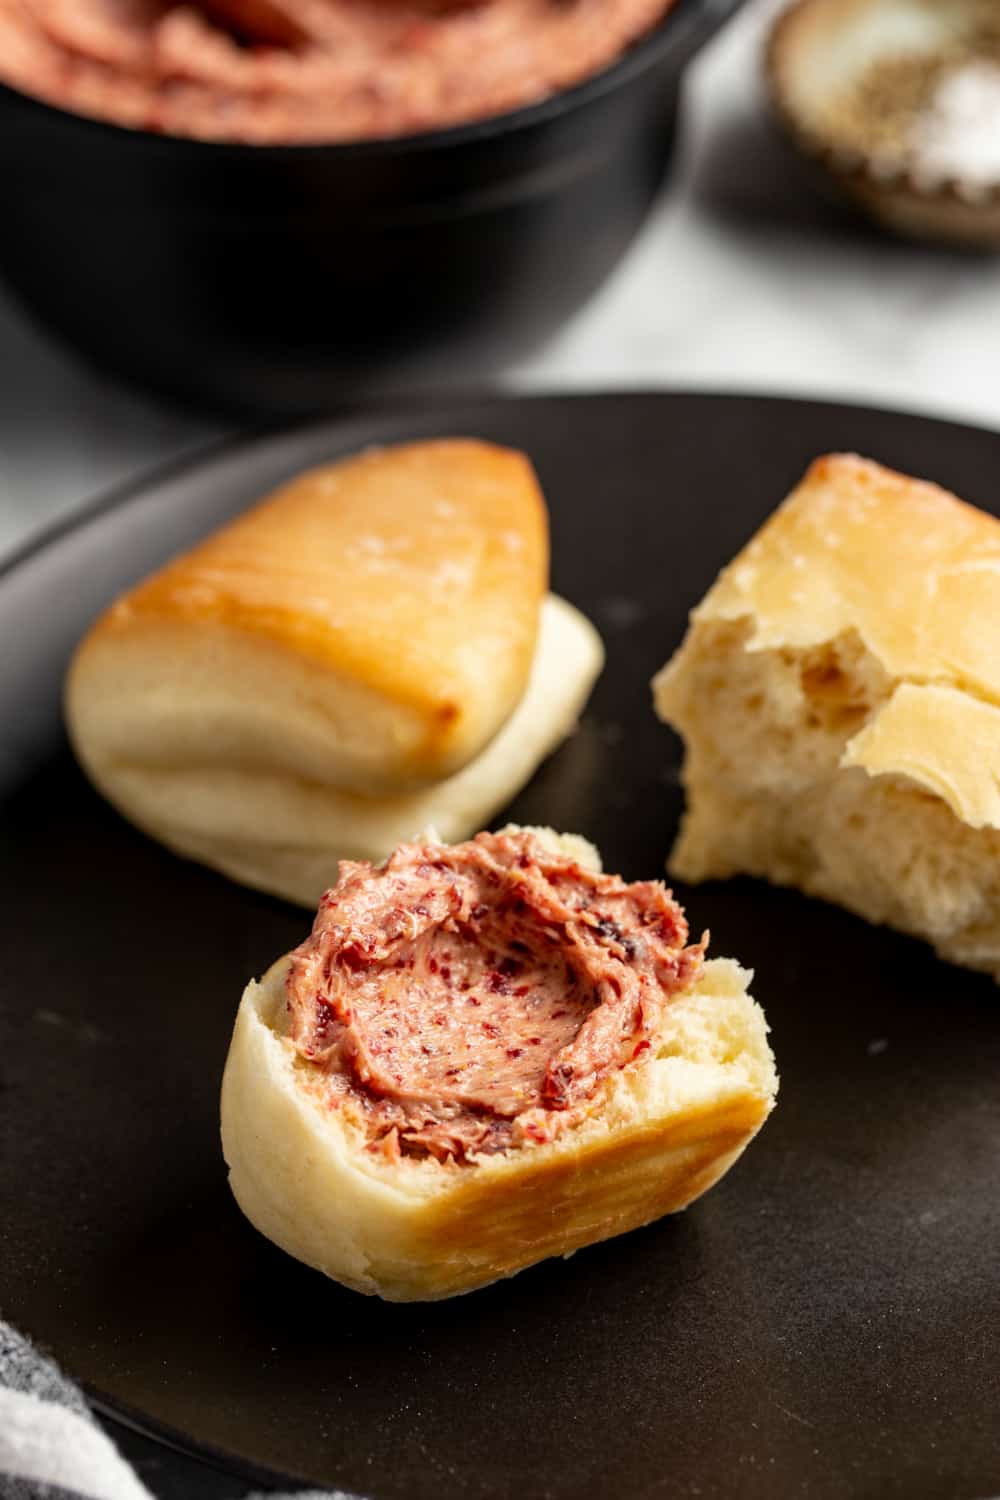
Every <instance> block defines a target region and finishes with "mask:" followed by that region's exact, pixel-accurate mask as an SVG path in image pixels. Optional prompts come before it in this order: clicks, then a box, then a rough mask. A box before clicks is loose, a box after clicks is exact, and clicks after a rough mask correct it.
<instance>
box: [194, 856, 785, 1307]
mask: <svg viewBox="0 0 1000 1500" xmlns="http://www.w3.org/2000/svg"><path fill="white" fill-rule="evenodd" d="M588 850H589V851H590V852H589V854H588V852H587V851H588ZM569 852H570V853H571V854H572V855H573V857H574V858H577V859H579V858H580V857H581V855H582V856H583V857H584V859H585V860H586V862H587V863H589V864H591V865H592V866H593V865H594V862H595V860H596V851H594V850H593V849H592V848H591V846H589V845H585V844H584V843H583V841H582V840H572V841H571V842H570V848H569ZM286 969H287V959H283V960H281V961H279V962H278V963H277V964H275V965H274V966H273V967H272V968H271V969H270V970H269V971H268V973H267V974H266V975H265V976H264V979H263V980H262V981H261V982H260V983H259V984H258V983H251V984H250V985H248V986H247V989H246V991H245V993H244V995H243V999H242V1002H241V1004H240V1008H239V1013H238V1016H237V1020H236V1027H235V1030H234V1033H233V1039H232V1044H231V1047H230V1051H229V1058H228V1061H227V1063H226V1070H225V1076H224V1079H223V1085H222V1142H223V1150H224V1153H225V1158H226V1162H227V1163H228V1166H229V1181H230V1186H231V1187H232V1190H233V1193H234V1194H235V1197H236V1199H237V1202H238V1203H239V1205H240V1207H241V1208H242V1210H243V1212H244V1213H245V1214H246V1216H247V1218H248V1219H250V1221H251V1222H252V1223H253V1224H254V1225H256V1227H257V1228H258V1229H259V1230H261V1232H262V1233H263V1234H265V1235H267V1236H268V1238H269V1239H271V1240H273V1241H274V1242H275V1243H276V1244H277V1245H280V1246H281V1247H282V1248H283V1249H284V1250H287V1251H288V1253H289V1254H290V1255H294V1256H295V1257H296V1258H297V1259H299V1260H302V1261H304V1262H305V1263H306V1264H307V1265H310V1266H314V1267H315V1268H316V1269H318V1270H320V1271H322V1272H323V1273H324V1274H325V1275H327V1276H331V1277H333V1278H334V1279H335V1280H337V1281H340V1282H343V1283H344V1284H345V1285H346V1286H349V1287H353V1288H354V1289H356V1290H357V1291H361V1292H370V1293H377V1294H378V1295H379V1296H382V1297H385V1298H388V1299H390V1300H393V1301H411V1300H430V1299H434V1298H440V1297H448V1296H452V1295H454V1294H456V1293H459V1292H465V1291H471V1290H472V1289H473V1288H475V1287H479V1286H483V1285H486V1284H487V1283H488V1282H491V1281H494V1280H496V1279H498V1278H499V1277H503V1276H510V1275H512V1274H514V1272H516V1271H519V1270H521V1269H522V1268H523V1267H525V1266H528V1265H532V1264H533V1263H535V1262H536V1261H539V1260H543V1259H545V1258H546V1257H548V1256H553V1255H566V1254H568V1253H570V1252H571V1251H573V1250H576V1249H578V1248H580V1247H581V1246H583V1245H587V1244H591V1243H594V1242H596V1241H598V1240H602V1239H607V1238H609V1237H610V1236H612V1235H616V1234H621V1233H623V1232H624V1231H625V1230H628V1229H633V1228H635V1227H637V1226H638V1225H640V1224H645V1223H648V1222H650V1221H652V1220H653V1219H657V1218H659V1217H660V1216H661V1215H663V1214H666V1213H672V1212H675V1211H676V1210H678V1209H682V1208H684V1207H686V1205H687V1204H688V1203H690V1202H691V1201H692V1200H693V1199H694V1198H696V1197H698V1196H699V1195H700V1194H701V1193H703V1192H704V1191H705V1190H706V1189H707V1188H709V1187H711V1186H712V1184H713V1183H714V1182H716V1181H717V1180H718V1178H719V1177H721V1176H722V1174H723V1173H724V1172H725V1171H726V1170H727V1169H728V1168H729V1167H730V1166H731V1165H732V1163H733V1162H734V1161H735V1160H736V1158H737V1157H738V1156H739V1155H740V1153H741V1152H742V1151H743V1149H744V1148H745V1147H746V1145H747V1144H748V1142H749V1141H750V1140H751V1139H752V1137H753V1136H754V1135H755V1134H756V1132H757V1130H759V1128H760V1126H761V1125H762V1124H763V1122H764V1120H765V1119H766V1118H767V1115H768V1113H769V1112H770V1110H771V1108H772V1106H773V1103H774V1097H775V1093H776V1090H777V1076H776V1074H775V1069H774V1059H773V1057H772V1055H771V1050H770V1048H769V1046H768V1043H767V1026H766V1023H765V1021H764V1017H763V1014H762V1012H761V1010H760V1007H759V1006H758V1005H757V1004H756V1003H755V1002H754V1001H753V1000H752V999H751V997H750V996H749V994H748V993H747V984H748V982H749V979H750V975H749V974H748V973H747V972H746V971H745V970H743V969H741V968H740V967H739V965H738V964H736V963H733V962H731V961H729V960H726V959H716V960H714V961H712V962H710V963H708V964H706V966H705V970H704V974H703V976H702V978H701V980H700V982H699V983H698V984H697V986H696V987H695V988H694V989H692V990H691V991H690V992H689V993H687V994H684V995H681V996H678V997H677V998H676V999H675V1000H674V1001H673V1002H672V1003H671V1004H670V1005H668V1006H667V1007H665V1010H664V1015H663V1025H662V1028H661V1031H660V1034H659V1037H658V1040H657V1043H656V1045H655V1046H654V1048H653V1050H652V1052H651V1053H649V1054H647V1056H646V1058H644V1059H643V1060H642V1062H641V1063H636V1064H631V1065H630V1066H629V1067H627V1068H625V1069H623V1070H621V1071H619V1072H617V1073H615V1074H613V1075H611V1076H610V1077H609V1078H608V1079H606V1080H605V1082H604V1083H603V1084H602V1085H601V1089H600V1092H599V1094H598V1096H597V1098H596V1100H595V1108H594V1110H593V1113H592V1114H590V1115H589V1116H588V1117H587V1118H586V1119H585V1120H583V1121H582V1123H580V1124H579V1125H578V1126H577V1127H576V1128H574V1129H569V1130H566V1131H565V1132H564V1133H563V1134H562V1135H560V1136H559V1137H558V1138H557V1139H556V1140H554V1141H550V1142H546V1143H544V1144H537V1145H527V1146H522V1147H519V1148H517V1149H512V1150H510V1151H507V1152H505V1153H500V1154H497V1155H494V1156H481V1157H479V1158H477V1159H475V1160H474V1161H473V1162H472V1163H466V1164H461V1165H456V1164H455V1163H452V1162H448V1163H441V1162H438V1161H436V1160H433V1159H411V1158H406V1157H404V1158H403V1159H402V1160H400V1161H398V1162H396V1163H392V1162H388V1161H386V1160H385V1159H384V1158H382V1157H381V1156H380V1155H375V1154H373V1153H371V1152H369V1151H367V1150H366V1149H365V1142H364V1138H363V1136H362V1135H361V1134H360V1132H359V1131H358V1130H357V1129H356V1127H353V1126H351V1125H350V1124H349V1123H348V1122H346V1121H345V1120H344V1118H343V1116H342V1115H341V1114H339V1113H336V1112H334V1111H332V1110H331V1109H330V1108H329V1107H327V1106H325V1105H324V1104H323V1103H322V1101H321V1099H320V1097H319V1096H318V1093H317V1090H316V1089H315V1088H314V1087H313V1086H312V1084H313V1082H314V1079H313V1078H312V1077H311V1075H312V1074H313V1069H312V1067H311V1065H310V1064H309V1063H307V1062H304V1061H302V1060H301V1059H300V1058H298V1057H297V1055H296V1053H295V1051H294V1050H293V1048H292V1046H291V1044H290V1042H289V1041H288V1040H287V1039H286V1037H285V1035H284V1028H285V1019H286V1006H285V992H284V978H285V973H286Z"/></svg>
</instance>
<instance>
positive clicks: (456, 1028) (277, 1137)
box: [222, 827, 777, 1301]
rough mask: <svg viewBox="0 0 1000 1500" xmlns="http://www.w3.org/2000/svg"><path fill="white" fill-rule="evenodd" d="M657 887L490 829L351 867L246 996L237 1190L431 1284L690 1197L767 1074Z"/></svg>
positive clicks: (365, 1270)
mask: <svg viewBox="0 0 1000 1500" xmlns="http://www.w3.org/2000/svg"><path fill="white" fill-rule="evenodd" d="M706 945H707V937H706V938H703V939H702V940H701V941H700V942H697V943H693V944H692V943H690V942H689V941H688V928H687V922H686V920H685V918H684V914H683V912H682V911H681V909H680V907H679V906H678V905H677V903H676V901H674V900H673V898H672V896H671V895H670V893H669V892H668V891H667V890H665V888H664V887H663V886H662V885H661V884H659V883H658V882H650V881H647V882H638V883H634V884H627V883H626V882H625V881H624V880H622V879H621V878H620V877H618V876H616V875H606V874H603V873H602V872H601V868H600V861H599V858H598V856H597V852H596V850H594V849H593V848H592V846H590V845H589V844H587V843H586V842H585V841H584V840H581V839H578V838H573V837H570V836H561V837H560V836H559V835H556V834H554V833H552V832H551V831H550V830H545V829H519V828H514V827H511V828H507V829H504V830H503V831H502V832H501V833H498V834H480V835H478V836H477V837H476V838H475V839H473V840H472V841H471V842H469V843H465V844H459V845H455V846H449V845H446V844H442V843H439V842H436V841H431V840H425V841H422V842H420V843H415V844H409V845H404V846H402V847H400V848H399V849H397V850H396V851H395V852H394V853H393V855H392V856H391V857H390V858H389V859H388V860H387V861H386V862H385V864H384V865H382V866H381V867H380V868H374V867H372V866H371V865H370V864H363V863H357V862H345V863H344V864H343V865H342V866H341V870H340V877H339V879H338V881H337V883H336V885H335V886H334V887H333V888H332V889H331V890H329V891H328V892H327V893H326V894H325V895H324V897H323V899H322V901H321V903H320V908H319V911H318V913H317V916H316V920H315V923H314V925H313V930H312V933H311V934H310V936H309V937H308V938H307V939H306V941H305V942H304V943H302V944H301V945H300V947H299V948H298V949H296V950H295V952H294V953H292V954H291V955H289V956H288V957H287V958H285V959H283V960H281V961H280V962H279V963H278V964H276V965H275V966H274V967H273V968H272V969H271V970H270V971H269V973H268V974H267V975H266V976H265V978H264V980H263V982H262V983H260V984H251V985H249V986H248V988H247V990H246V992H245V994H244V996H243V1001H242V1004H241V1006H240V1010H239V1015H238V1018H237V1022H236V1028H235V1031H234V1034H233V1040H232V1045H231V1048H230V1053H229V1058H228V1061H227V1064H226V1071H225V1077H224V1081H223V1089H222V1139H223V1149H224V1152H225V1156H226V1161H227V1163H228V1165H229V1171H230V1185H231V1187H232V1190H233V1192H234V1194H235V1196H236V1199H237V1201H238V1202H239V1204H240V1207H241V1208H242V1209H243V1211H244V1213H245V1214H246V1215H247V1217H248V1218H249V1219H250V1220H251V1222H252V1223H254V1224H255V1225H256V1226H257V1228H258V1229H260V1230H261V1231H262V1232H263V1233H264V1234H266V1235H267V1236H268V1237H269V1238H271V1239H272V1240H274V1241H275V1242H276V1243H277V1244H278V1245H280V1246H281V1247H282V1248H283V1249H285V1250H287V1251H288V1252H289V1253H290V1254H292V1255H294V1256H296V1257H297V1258H298V1259H300V1260H302V1261H305V1262H306V1263H307V1264H308V1265H311V1266H314V1267H316V1268H318V1269H319V1270H321V1271H323V1272H324V1273H325V1274H326V1275H328V1276H331V1277H333V1278H334V1279H336V1280H337V1281H340V1282H343V1283H344V1284H345V1285H347V1286H349V1287H353V1288H355V1289H356V1290H358V1291H363V1292H374V1293H377V1294H379V1295H380V1296H383V1297H386V1298H388V1299H390V1300H398V1301H408V1300H423V1299H432V1298H439V1297H447V1296H450V1295H453V1294H455V1293H458V1292H464V1291H471V1290H473V1289H474V1288H476V1287H478V1286H482V1285H485V1284H486V1283H488V1282H491V1281H494V1280H496V1279H497V1278H498V1277H502V1276H509V1275H512V1274H513V1273H514V1272H516V1271H519V1270H521V1269H522V1268H523V1267H525V1266H528V1265H531V1264H533V1263H534V1262H536V1261H539V1260H542V1259H544V1258H546V1257H548V1256H552V1255H565V1254H567V1253H569V1252H570V1251H572V1250H575V1249H578V1248H579V1247H581V1246H583V1245H587V1244H590V1243H593V1242H594V1241H597V1240H602V1239H606V1238H608V1237H609V1236H611V1235H616V1234H621V1233H623V1232H624V1231H626V1230H629V1229H633V1228H635V1227H637V1226H638V1225H640V1224H645V1223H648V1222H650V1221H651V1220H653V1219H656V1218H659V1217H660V1216H661V1215H662V1214H665V1213H670V1212H674V1211H676V1210H677V1209H680V1208H683V1207H685V1206H686V1205H687V1204H688V1203H690V1202H691V1201H692V1200H693V1199H694V1198H696V1197H698V1196H699V1194H701V1193H702V1192H704V1191H705V1190H706V1189H707V1188H708V1187H710V1186H711V1185H712V1184H713V1183H714V1182H715V1181H716V1180H717V1179H718V1178H719V1177H720V1176H721V1175H722V1174H723V1173H724V1172H725V1171H726V1170H727V1168H728V1167H729V1166H730V1165H731V1164H732V1163H733V1161H735V1159H736V1158H737V1157H738V1156H739V1154H740V1153H741V1151H742V1150H743V1149H744V1147H745V1146H746V1145H747V1143H748V1142H749V1140H750V1139H751V1138H752V1137H753V1135H754V1134H755V1133H756V1132H757V1130H758V1129H759V1128H760V1126H761V1125H762V1124H763V1122H764V1120H765V1119H766V1117H767V1115H768V1113H769V1111H770V1109H771V1107H772V1105H773V1102H774V1095H775V1091H776V1087H777V1079H776V1076H775V1073H774V1062H773V1058H772V1056H771V1052H770V1049H769V1047H768V1045H767V1040H766V1032H767V1028H766V1025H765V1022H764V1018H763V1015H762V1013H761V1011H760V1009H759V1007H758V1006H757V1005H756V1004H755V1002H754V1001H753V1000H752V999H751V998H750V997H749V995H748V994H747V991H746V986H747V982H748V979H749V976H748V975H747V974H746V973H745V972H744V971H743V970H741V969H740V968H739V966H738V965H736V964H734V963H732V962H730V961H727V960H724V959H716V960H713V961H706V959H705V949H706Z"/></svg>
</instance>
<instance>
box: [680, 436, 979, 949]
mask: <svg viewBox="0 0 1000 1500" xmlns="http://www.w3.org/2000/svg"><path fill="white" fill-rule="evenodd" d="M998 639H1000V521H997V520H996V519H995V518H994V517H993V516H990V515H986V514H984V513H983V512H982V511H980V510H976V509H974V508H973V507H972V506H970V505H966V504H964V503H963V502H962V501H960V500H957V499H956V498H955V497H954V496H953V495H950V494H947V493H946V492H945V491H944V490H941V489H938V488H937V487H936V486H935V485H932V484H925V483H921V482H919V481H918V480H915V479H908V478H906V477H904V476H903V475H901V474H896V473H892V472H891V471H889V470H888V469H884V468H881V467H880V466H879V465H878V464H874V463H869V462H866V461H865V460H864V459H861V458H857V457H852V456H843V455H834V456H832V457H827V458H821V459H819V460H818V461H817V462H816V463H815V464H814V465H813V466H812V468H811V469H810V470H809V472H808V474H807V475H806V476H805V478H804V480H803V481H802V483H801V484H800V485H799V487H798V488H797V489H796V490H795V491H794V493H793V494H792V495H791V496H790V497H789V499H787V500H786V501H785V503H784V504H783V505H782V506H781V507H780V509H779V510H777V511H776V512H775V514H774V515H773V516H772V517H771V518H770V520H768V521H767V523H766V524H765V525H764V526H763V528H762V529H761V530H760V532H759V533H758V534H757V536H756V537H754V538H753V540H752V541H751V542H750V543H749V545H748V546H747V547H746V548H745V549H744V551H743V552H741V553H740V555H739V556H738V557H737V558H736V559H735V561H734V562H732V563H731V564H730V565H729V566H728V567H727V568H726V569H725V570H724V571H723V572H722V574H721V575H720V577H719V579H718V580H717V582H716V583H715V585H714V586H713V587H712V589H711V590H710V591H709V593H708V594H707V595H706V596H705V598H704V599H703V600H702V602H701V603H700V604H699V605H698V607H697V608H696V609H695V610H694V612H693V613H692V616H691V626H690V629H689V631H688V633H687V635H686V637H685V639H684V642H683V644H682V646H681V647H680V649H679V651H678V652H677V653H676V655H675V656H674V657H673V659H672V660H671V661H670V662H669V664H668V665H667V667H666V668H665V669H664V670H663V672H662V673H661V674H660V675H659V677H658V678H657V679H656V681H655V683H654V696H655V703H656V709H657V712H658V713H659V715H660V717H661V718H663V719H664V720H665V721H666V722H667V723H668V724H671V725H673V727H674V728H675V729H676V730H677V731H678V732H679V733H680V734H681V735H682V737H683V739H684V742H685V760H684V772H683V779H684V785H685V788H686V793H687V811H686V813H685V817H684V822H683V825H682V828H681V832H680V837H679V838H678V840H677V843H676V845H675V847H674V850H673V854H672V857H671V861H670V869H671V871H672V872H673V873H674V874H675V875H676V876H677V877H678V878H679V879H683V880H687V881H698V880H705V879H709V878H715V877H724V876H729V875H735V874H737V873H740V872H746V873H749V874H752V875H761V876H765V877H766V878H767V879H769V880H772V881H775V882H778V883H780V884H783V885H793V886H798V887H799V888H800V889H801V890H803V891H806V892H808V893H809V894H810V895H814V896H822V897H825V898H826V899H828V900H830V901H836V902H838V903H839V904H840V905H842V906H845V907H847V908H849V909H850V910H851V911H854V912H857V913H858V914H859V915H860V916H862V917H866V918H867V919H868V920H869V921H871V922H884V923H888V924H890V925H892V926H894V927H897V928H900V929H901V930H902V931H903V932H908V933H912V934H915V935H916V936H917V937H921V938H924V939H926V940H927V941H928V942H930V943H932V944H933V945H934V947H935V948H936V949H937V951H938V953H940V954H941V955H942V956H943V957H945V958H948V959H951V960H953V961H954V962H956V963H961V964H966V965H969V966H970V967H972V968H976V969H984V970H987V971H988V972H990V973H991V974H993V976H994V977H995V978H998V979H1000V651H998V649H997V641H998Z"/></svg>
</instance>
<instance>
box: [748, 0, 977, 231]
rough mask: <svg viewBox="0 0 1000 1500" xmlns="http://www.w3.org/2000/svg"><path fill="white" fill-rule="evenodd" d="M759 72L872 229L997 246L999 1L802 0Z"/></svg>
mask: <svg viewBox="0 0 1000 1500" xmlns="http://www.w3.org/2000/svg"><path fill="white" fill-rule="evenodd" d="M765 66H766V75H767V83H768V88H769V92H770V96H771V101H772V104H773V106H774V108H775V111H776V113H777V115H778V118H779V120H780V121H781V123H782V124H783V125H784V127H785V129H786V130H787V132H788V133H789V135H790V136H791V137H792V140H793V141H794V142H795V144H796V145H797V146H798V148H799V149H800V150H801V151H802V152H804V153H805V155H806V156H808V157H810V158H811V159H812V160H813V161H815V162H818V163H819V164H820V165H821V166H822V168H823V169H824V170H825V171H826V173H827V174H828V176H829V177H830V178H831V179H832V180H833V182H834V183H835V185H836V186H837V188H838V189H839V190H840V191H841V193H842V194H846V195H847V196H848V197H850V198H851V199H853V200H854V202H855V203H856V204H858V205H859V206H860V207H861V208H862V209H863V210H864V211H865V212H867V213H868V214H869V215H870V216H871V217H872V218H874V219H876V220H877V221H878V222H879V223H881V224H882V225H884V226H886V227H888V228H889V229H891V230H894V231H895V232H897V233H899V234H902V235H906V236H907V237H910V238H918V239H929V240H936V241H942V242H949V243H952V244H958V245H964V246H969V247H979V248H998V247H1000V5H997V4H995V0H796V3H794V4H792V5H791V6H790V8H789V9H788V10H786V11H784V12H783V13H782V14H781V15H780V16H779V18H778V20H777V21H776V23H775V25H774V27H773V28H772V31H771V35H770V38H769V42H768V47H767V53H766V64H765ZM959 75H961V76H959ZM901 122H907V123H906V124H905V129H903V128H901Z"/></svg>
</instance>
